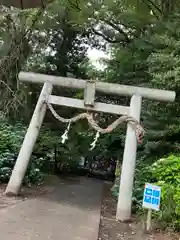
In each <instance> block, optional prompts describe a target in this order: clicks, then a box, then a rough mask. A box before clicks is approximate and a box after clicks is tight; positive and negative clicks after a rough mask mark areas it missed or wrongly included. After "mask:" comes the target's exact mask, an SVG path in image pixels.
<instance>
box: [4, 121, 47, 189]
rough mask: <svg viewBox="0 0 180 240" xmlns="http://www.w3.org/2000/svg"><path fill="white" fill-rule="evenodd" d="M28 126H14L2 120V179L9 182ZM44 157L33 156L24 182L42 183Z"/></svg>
mask: <svg viewBox="0 0 180 240" xmlns="http://www.w3.org/2000/svg"><path fill="white" fill-rule="evenodd" d="M25 131H26V127H25V126H24V125H22V124H20V123H18V124H16V125H15V126H12V125H10V124H7V123H4V122H0V181H1V182H8V180H9V178H10V176H11V172H12V169H13V167H14V164H15V161H16V159H17V156H18V152H19V149H20V147H21V144H22V141H23V138H24V135H25ZM43 162H44V159H42V158H37V157H35V156H32V159H31V162H30V165H29V168H28V171H27V174H26V176H25V180H24V183H25V184H28V185H30V184H31V183H41V182H42V180H43V175H42V173H41V171H40V169H41V167H42V164H43Z"/></svg>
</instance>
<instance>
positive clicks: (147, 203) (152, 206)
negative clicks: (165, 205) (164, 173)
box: [143, 183, 161, 231]
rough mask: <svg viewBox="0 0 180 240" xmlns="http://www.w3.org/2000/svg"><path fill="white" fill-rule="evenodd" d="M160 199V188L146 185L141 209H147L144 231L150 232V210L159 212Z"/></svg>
mask: <svg viewBox="0 0 180 240" xmlns="http://www.w3.org/2000/svg"><path fill="white" fill-rule="evenodd" d="M160 199H161V188H160V187H159V186H156V185H153V184H149V183H146V184H145V188H144V196H143V207H144V208H147V209H148V214H147V221H146V230H147V231H150V230H151V225H152V224H151V218H152V210H155V211H159V209H160Z"/></svg>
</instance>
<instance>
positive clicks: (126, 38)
mask: <svg viewBox="0 0 180 240" xmlns="http://www.w3.org/2000/svg"><path fill="white" fill-rule="evenodd" d="M102 21H104V22H105V23H106V24H108V25H109V26H111V27H112V28H114V29H115V30H117V31H118V32H119V33H121V34H122V35H123V36H124V38H125V41H126V42H130V39H129V37H128V35H127V33H125V32H124V31H123V30H122V29H121V28H120V27H118V26H117V25H115V24H114V23H112V22H111V21H109V20H102Z"/></svg>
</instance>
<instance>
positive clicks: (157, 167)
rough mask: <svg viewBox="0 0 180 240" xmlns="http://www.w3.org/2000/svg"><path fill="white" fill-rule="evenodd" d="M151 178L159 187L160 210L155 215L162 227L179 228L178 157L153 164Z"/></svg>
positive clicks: (179, 185)
mask: <svg viewBox="0 0 180 240" xmlns="http://www.w3.org/2000/svg"><path fill="white" fill-rule="evenodd" d="M150 170H151V172H152V177H153V178H154V179H155V180H156V184H157V185H159V186H161V188H162V195H161V209H160V211H159V212H157V213H156V214H155V217H156V218H157V219H158V220H159V223H160V224H161V226H162V227H171V228H174V229H178V228H180V156H178V155H170V156H169V157H167V158H162V159H160V160H158V161H157V162H155V163H154V164H153V165H152V166H151V168H150Z"/></svg>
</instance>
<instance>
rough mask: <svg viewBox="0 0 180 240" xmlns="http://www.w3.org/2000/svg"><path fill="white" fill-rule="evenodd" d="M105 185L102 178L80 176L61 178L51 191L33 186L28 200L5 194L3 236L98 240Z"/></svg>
mask: <svg viewBox="0 0 180 240" xmlns="http://www.w3.org/2000/svg"><path fill="white" fill-rule="evenodd" d="M102 188H103V182H102V181H98V180H96V179H90V178H83V177H80V178H72V179H66V180H62V179H59V183H58V184H57V185H56V187H55V189H54V191H52V192H51V193H47V194H45V193H43V194H42V195H39V194H38V195H37V196H36V193H39V191H37V192H36V191H35V189H34V193H32V190H33V189H31V191H30V193H31V194H29V196H28V197H27V200H26V199H25V198H23V197H22V198H14V200H13V198H7V197H5V196H3V195H2V196H1V198H0V199H1V201H2V202H4V203H6V204H7V205H8V204H9V205H8V206H7V205H6V208H4V209H1V211H0V233H1V238H2V239H6V240H11V239H14V240H30V239H32V240H33V239H37V240H46V239H47V240H48V239H52V240H59V239H66V240H97V238H98V231H99V222H100V209H101V199H102ZM26 191H27V189H26ZM26 194H27V193H26ZM26 194H25V191H24V196H27V195H26ZM10 200H11V201H12V202H11V203H9V202H7V201H10ZM23 200H26V201H23ZM14 201H15V202H14Z"/></svg>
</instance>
